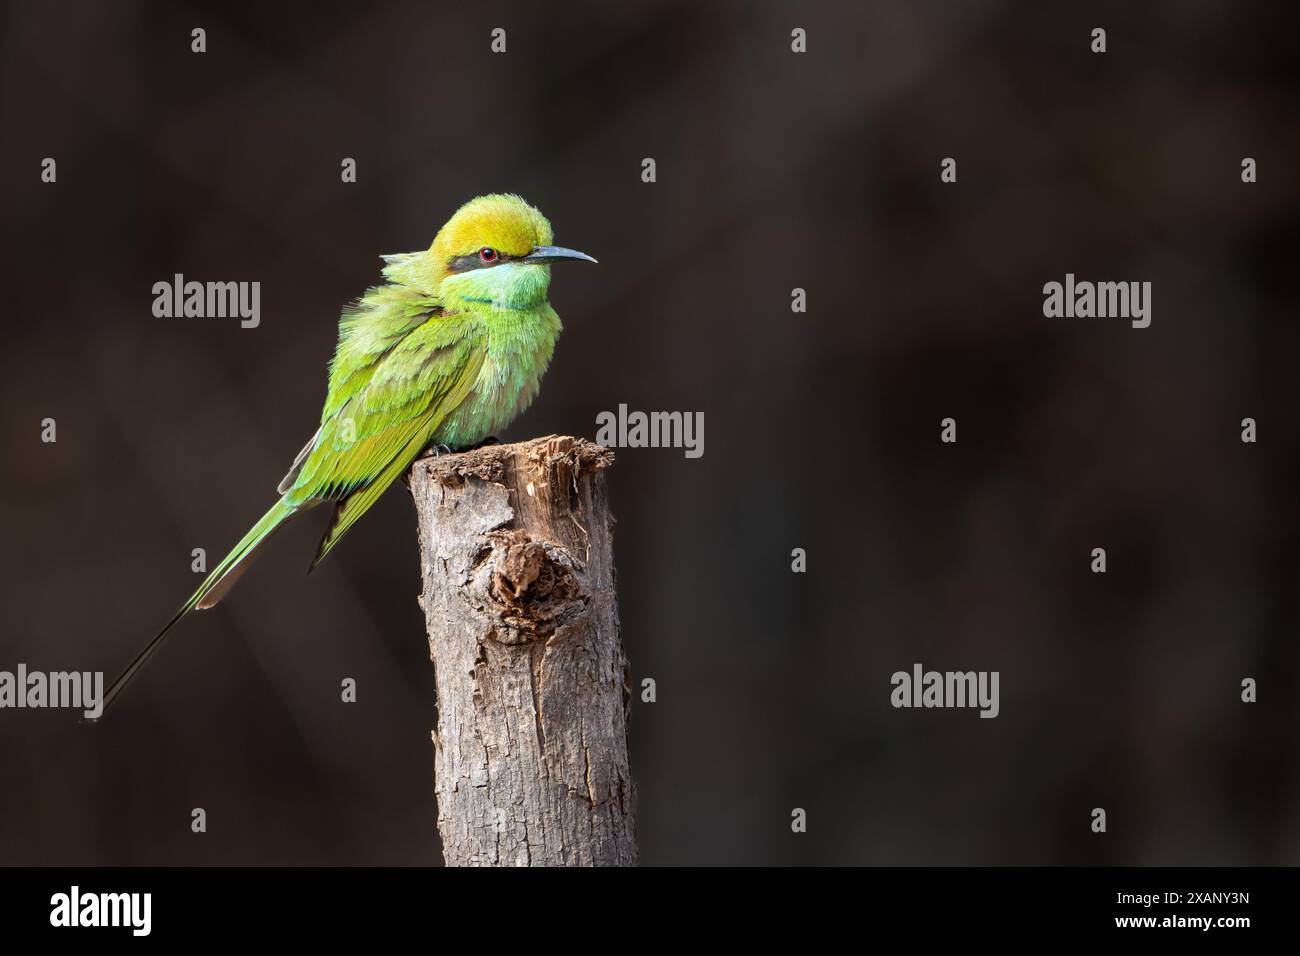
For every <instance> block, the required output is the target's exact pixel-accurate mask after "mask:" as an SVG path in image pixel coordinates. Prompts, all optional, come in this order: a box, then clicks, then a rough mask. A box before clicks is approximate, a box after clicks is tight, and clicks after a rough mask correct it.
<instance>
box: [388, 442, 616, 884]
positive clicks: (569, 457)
mask: <svg viewBox="0 0 1300 956" xmlns="http://www.w3.org/2000/svg"><path fill="white" fill-rule="evenodd" d="M613 460H614V456H613V452H611V451H609V450H608V449H605V448H601V447H600V446H598V445H594V444H592V443H591V442H587V441H583V440H581V439H577V438H564V437H557V436H550V437H547V438H538V439H534V440H532V441H528V442H521V443H519V444H513V445H494V446H489V447H486V448H480V449H477V450H475V451H470V452H464V453H461V454H454V455H443V456H441V457H438V458H427V459H424V460H421V461H418V462H416V464H415V465H414V466H413V468H412V470H411V474H410V488H411V494H412V496H413V497H414V499H415V507H416V511H417V512H418V515H419V528H420V563H421V566H422V569H423V593H422V595H421V598H420V605H421V607H423V608H424V616H425V621H426V624H427V627H428V632H429V652H430V655H431V657H432V660H433V662H434V666H435V668H436V681H437V691H438V728H437V730H436V731H434V733H433V742H434V746H435V750H436V756H435V771H434V773H435V792H436V794H437V798H438V831H439V833H440V834H441V835H442V845H443V856H444V858H445V859H446V862H447V864H448V865H449V866H610V865H631V864H634V863H635V862H636V844H635V841H634V803H635V793H634V790H633V786H632V776H631V773H630V771H629V767H628V754H627V701H628V697H627V695H628V687H627V660H626V658H625V657H624V654H623V644H622V640H621V637H620V635H619V621H618V603H617V600H616V598H615V593H614V553H613V536H612V528H613V519H612V518H611V516H610V513H609V501H608V496H607V493H606V487H605V476H604V469H605V468H606V467H608V466H609V465H610V464H612V462H613Z"/></svg>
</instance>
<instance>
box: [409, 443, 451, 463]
mask: <svg viewBox="0 0 1300 956" xmlns="http://www.w3.org/2000/svg"><path fill="white" fill-rule="evenodd" d="M450 454H451V449H450V448H449V447H447V446H446V445H444V444H442V443H441V442H439V443H437V444H436V445H430V446H429V447H428V448H426V449H425V450H424V451H422V452H420V456H419V457H418V458H417V459H416V461H424V459H426V458H441V457H442V456H443V455H450Z"/></svg>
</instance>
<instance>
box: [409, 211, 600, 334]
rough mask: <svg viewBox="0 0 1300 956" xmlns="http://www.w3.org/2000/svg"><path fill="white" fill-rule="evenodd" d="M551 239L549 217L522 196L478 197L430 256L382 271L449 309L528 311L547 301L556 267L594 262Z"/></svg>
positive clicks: (442, 231)
mask: <svg viewBox="0 0 1300 956" xmlns="http://www.w3.org/2000/svg"><path fill="white" fill-rule="evenodd" d="M552 238H553V236H552V233H551V224H550V223H549V222H547V221H546V217H545V216H543V215H542V214H541V213H540V212H539V211H538V210H537V209H536V208H534V207H533V206H530V205H529V204H528V203H526V202H524V200H522V199H520V198H519V197H518V196H510V195H491V196H479V197H478V198H476V199H471V200H470V201H469V202H467V203H465V205H463V206H461V207H460V209H458V210H456V213H455V215H453V216H452V217H451V219H449V220H447V224H446V225H445V226H443V227H442V229H440V230H439V231H438V236H437V238H435V239H434V240H433V245H432V246H430V247H429V249H428V251H427V252H424V253H419V254H418V255H415V256H411V257H403V258H405V259H406V260H407V261H404V262H395V261H393V260H396V259H398V258H399V257H391V258H390V262H391V263H392V264H391V265H390V266H389V268H388V269H385V270H384V271H385V274H388V275H389V277H390V278H395V279H397V280H398V281H411V282H412V283H413V284H416V285H418V286H420V287H421V288H423V289H424V290H425V291H426V292H429V293H431V294H434V295H436V296H438V298H439V299H440V300H441V301H442V302H443V304H444V306H445V307H447V308H456V307H457V306H462V305H470V304H473V305H476V306H477V307H479V308H482V307H483V306H491V307H493V308H498V309H525V308H530V307H532V306H535V305H538V304H540V303H541V302H543V301H545V299H546V290H547V287H548V286H549V285H550V282H551V270H550V264H551V263H552V262H565V261H575V260H586V261H587V262H595V261H596V260H595V259H593V258H591V256H589V255H586V254H585V253H582V252H577V251H575V250H573V249H565V248H563V247H561V246H553V245H551V241H552ZM390 270H391V272H390Z"/></svg>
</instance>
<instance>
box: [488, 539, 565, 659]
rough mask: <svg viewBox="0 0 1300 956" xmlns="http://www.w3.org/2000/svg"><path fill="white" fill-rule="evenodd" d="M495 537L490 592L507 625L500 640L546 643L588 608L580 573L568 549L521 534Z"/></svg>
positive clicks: (499, 636)
mask: <svg viewBox="0 0 1300 956" xmlns="http://www.w3.org/2000/svg"><path fill="white" fill-rule="evenodd" d="M490 537H491V538H492V539H493V541H492V543H493V547H492V576H491V585H490V588H489V592H490V594H491V597H492V600H493V602H494V604H495V605H496V607H495V610H496V612H497V614H498V615H499V616H500V618H501V621H502V622H503V623H504V624H506V625H507V627H506V628H500V629H498V630H497V634H496V637H497V640H499V641H501V642H502V643H503V644H522V643H524V642H526V641H535V640H544V639H546V638H548V637H550V636H551V635H552V634H554V633H555V629H556V627H557V626H559V625H560V624H561V623H563V622H564V621H565V620H567V619H568V618H570V617H572V616H573V615H574V614H577V613H579V612H580V611H581V610H582V609H583V608H584V607H585V606H586V599H585V598H583V597H582V594H581V592H582V588H581V585H580V584H579V582H578V578H577V576H576V574H575V572H576V571H577V565H576V564H575V562H574V560H573V558H572V557H570V555H569V554H568V553H567V552H566V551H565V550H564V549H562V548H560V547H557V546H556V545H554V544H550V543H548V542H543V541H536V540H533V539H532V538H530V537H529V536H528V535H527V534H525V533H524V532H522V531H517V530H511V531H497V532H493V533H492V534H491V535H490Z"/></svg>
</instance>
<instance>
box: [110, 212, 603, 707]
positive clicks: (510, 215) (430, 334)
mask: <svg viewBox="0 0 1300 956" xmlns="http://www.w3.org/2000/svg"><path fill="white" fill-rule="evenodd" d="M553 239H554V237H553V234H552V230H551V224H550V222H549V221H548V220H547V219H546V217H545V216H543V215H542V213H541V212H540V211H539V210H538V209H537V208H536V207H534V206H532V205H530V204H529V203H528V202H526V201H525V200H524V199H522V198H520V197H519V196H517V195H514V194H504V193H494V194H490V195H484V196H478V197H476V198H474V199H471V200H470V201H469V202H467V203H465V204H464V205H463V206H461V207H460V208H459V209H458V210H457V211H456V212H455V213H454V214H453V215H452V217H451V218H450V219H449V220H447V223H446V225H444V226H443V227H442V228H441V229H440V230H438V234H437V236H436V237H435V238H434V240H433V243H432V245H430V246H429V248H428V249H426V250H424V251H422V252H407V253H398V254H395V255H386V256H383V257H382V259H383V261H384V266H383V269H382V274H383V277H384V280H385V281H384V282H383V283H382V284H380V285H376V286H372V287H371V288H369V289H368V290H367V291H366V293H365V294H364V295H362V296H361V297H360V298H359V299H357V300H355V301H353V302H352V303H350V304H349V305H347V306H345V307H344V309H343V311H342V315H341V318H340V320H339V337H338V345H337V347H336V348H335V351H334V357H333V359H332V361H331V362H330V363H329V377H328V386H327V390H326V396H325V405H324V407H323V409H322V410H321V416H320V426H319V427H318V428H317V429H316V433H315V434H314V435H312V437H311V439H310V440H309V441H308V442H307V444H306V445H304V446H303V448H302V450H301V451H300V452H298V454H297V456H296V457H295V458H294V459H293V464H292V465H291V466H290V468H289V472H288V473H287V474H286V475H285V476H284V478H283V479H281V481H280V483H279V485H278V486H277V487H276V491H277V493H278V494H279V496H280V497H279V498H278V499H277V500H276V502H275V504H273V505H272V506H271V508H270V510H269V511H267V512H266V514H264V515H263V516H262V517H261V519H260V520H259V521H258V522H257V523H256V524H254V525H253V527H252V528H251V529H250V530H249V531H248V533H247V534H246V535H244V537H243V538H241V539H240V540H239V543H238V544H236V545H235V546H234V548H233V549H231V551H230V553H229V554H227V555H226V556H225V557H224V558H223V559H222V560H221V561H220V563H218V564H217V565H216V566H215V567H214V568H213V569H212V571H211V572H210V573H209V574H208V576H207V577H206V578H204V580H203V583H202V584H200V585H199V587H198V590H196V591H195V592H194V593H193V594H192V595H190V598H189V600H187V601H186V602H185V603H184V604H182V605H181V607H180V610H178V611H177V612H176V614H175V615H174V616H173V617H172V618H171V620H170V621H168V622H167V623H166V624H165V625H164V626H163V628H162V630H160V631H159V632H158V633H157V634H156V635H155V636H154V637H153V638H152V639H151V640H150V641H149V642H148V643H147V644H146V645H145V646H144V647H143V648H142V649H141V650H140V652H139V653H138V654H137V655H136V656H135V657H134V658H133V659H132V661H131V663H130V664H128V665H127V666H126V668H125V669H124V670H123V671H122V673H121V675H120V676H119V677H118V678H117V679H116V680H115V681H114V682H113V683H112V685H110V687H109V689H108V691H107V693H106V694H105V695H104V699H103V706H102V708H101V711H100V717H102V716H103V714H104V713H106V712H107V710H108V707H109V705H111V704H112V702H113V701H114V700H115V699H116V698H117V696H118V695H119V694H120V693H121V692H122V690H123V689H124V688H125V687H126V685H127V684H128V683H129V682H130V680H131V679H132V678H133V677H134V676H136V674H138V673H139V672H140V670H141V668H143V667H144V665H145V664H146V663H147V662H148V661H149V659H150V658H151V657H153V655H154V654H155V653H157V651H158V649H159V648H160V647H162V645H163V641H164V640H165V639H166V637H167V636H168V635H169V634H170V633H171V632H172V629H173V628H174V627H175V626H176V625H177V624H178V623H179V622H180V621H181V619H182V618H184V617H185V616H186V615H187V614H189V613H190V612H191V611H193V610H205V609H208V608H212V607H215V606H216V605H217V604H218V603H219V602H220V601H221V600H222V598H224V597H225V596H226V594H227V593H229V591H230V589H231V587H233V586H234V584H235V582H236V581H238V580H239V578H240V576H241V575H242V574H243V573H244V572H245V571H246V570H247V569H248V566H249V563H250V562H251V561H252V560H253V558H254V557H255V556H256V555H257V554H258V552H260V551H261V549H262V548H263V547H264V546H265V545H266V543H267V542H268V541H269V540H270V538H271V536H272V535H273V534H274V533H275V532H276V531H277V530H278V529H279V528H280V527H282V526H283V525H284V523H285V522H286V521H288V520H289V519H290V518H293V517H295V516H297V515H299V514H302V513H303V512H305V511H309V510H311V509H313V508H316V507H318V506H321V505H328V506H330V507H331V508H332V509H333V516H332V518H331V519H330V522H329V524H328V527H327V528H326V530H325V534H324V536H323V537H322V538H321V542H320V545H319V547H318V548H317V550H316V555H315V557H314V559H313V560H312V562H311V566H310V568H309V569H308V570H309V571H310V570H311V569H314V568H315V567H316V566H317V565H318V564H319V563H320V562H321V560H322V559H324V557H325V556H326V555H327V554H329V553H330V551H331V550H333V548H334V546H335V545H337V544H338V543H339V540H340V539H341V538H342V537H343V536H344V535H345V534H347V532H348V530H349V529H350V528H351V527H352V526H353V525H354V524H355V523H356V522H357V520H358V519H359V518H360V517H361V516H362V515H363V514H365V513H366V511H367V510H369V508H370V507H371V505H373V504H374V503H375V502H376V501H377V500H378V499H379V497H380V496H381V495H382V494H383V493H384V491H385V489H387V488H388V486H389V485H391V484H392V483H393V482H394V481H395V480H396V479H397V478H398V477H399V476H400V475H403V474H405V473H406V471H407V469H409V468H410V466H411V464H412V463H413V462H414V461H415V460H416V459H417V458H418V457H420V456H421V455H425V454H442V453H444V452H452V451H460V450H465V449H469V448H473V447H475V446H477V445H479V444H480V443H484V442H485V441H494V440H495V435H496V433H497V432H499V431H501V430H503V429H504V428H505V427H506V426H507V425H509V424H510V422H511V421H513V420H514V419H515V417H516V416H518V415H519V414H520V413H522V412H523V411H524V409H526V408H527V407H528V406H529V405H530V404H531V403H532V401H533V399H534V398H535V397H536V395H537V391H538V387H539V385H540V383H541V379H542V376H543V374H544V373H545V372H546V368H547V366H548V365H549V364H550V361H551V356H552V354H553V352H554V350H555V343H556V340H557V339H558V338H559V335H560V331H561V324H560V318H559V316H558V315H557V314H556V312H555V310H554V309H553V308H552V307H551V305H550V302H549V301H548V299H547V292H548V289H549V287H550V281H551V271H550V267H551V265H552V264H553V263H557V262H572V261H586V262H596V260H595V259H593V258H592V257H591V256H589V255H587V254H586V253H583V252H578V251H576V250H574V249H567V248H565V247H563V246H556V245H552V242H553Z"/></svg>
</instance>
